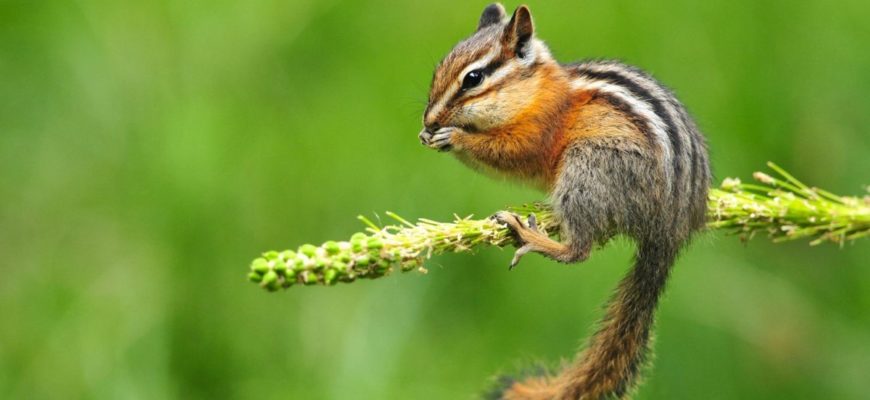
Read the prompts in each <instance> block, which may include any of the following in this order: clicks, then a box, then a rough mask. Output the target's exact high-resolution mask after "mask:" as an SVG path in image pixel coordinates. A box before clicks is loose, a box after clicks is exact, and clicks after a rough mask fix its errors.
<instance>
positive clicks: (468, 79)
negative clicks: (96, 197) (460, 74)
mask: <svg viewBox="0 0 870 400" xmlns="http://www.w3.org/2000/svg"><path fill="white" fill-rule="evenodd" d="M480 82H483V71H481V70H479V69H476V70H474V71H471V72H469V73H467V74H465V78H463V79H462V90H468V89H471V88H473V87H475V86H477V85H480Z"/></svg>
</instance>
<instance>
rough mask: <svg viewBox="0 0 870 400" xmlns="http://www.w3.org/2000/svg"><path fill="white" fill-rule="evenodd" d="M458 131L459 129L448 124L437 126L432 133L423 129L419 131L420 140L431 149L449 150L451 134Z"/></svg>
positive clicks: (451, 145)
mask: <svg viewBox="0 0 870 400" xmlns="http://www.w3.org/2000/svg"><path fill="white" fill-rule="evenodd" d="M458 133H459V129H457V128H454V127H450V126H446V127H443V128H439V129H438V130H437V131H435V132H434V133H433V132H429V131H428V130H426V129H423V130H422V131H421V132H420V142H421V143H423V144H424V145H426V146H427V147H429V148H431V149H435V150H438V151H450V150H451V149H452V148H453V144H452V143H451V140H452V138H453V135H456V134H458Z"/></svg>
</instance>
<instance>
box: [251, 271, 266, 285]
mask: <svg viewBox="0 0 870 400" xmlns="http://www.w3.org/2000/svg"><path fill="white" fill-rule="evenodd" d="M248 280H250V281H251V282H254V283H260V282H261V281H262V280H263V277H262V276H261V275H260V274H258V273H256V272H251V273H250V274H248Z"/></svg>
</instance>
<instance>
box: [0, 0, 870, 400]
mask: <svg viewBox="0 0 870 400" xmlns="http://www.w3.org/2000/svg"><path fill="white" fill-rule="evenodd" d="M484 5H485V3H484V2H471V3H469V2H463V1H433V2H426V3H422V2H421V3H414V2H407V3H396V2H388V1H367V2H352V1H348V2H344V1H337V0H334V1H289V2H288V1H274V0H273V1H265V0H253V1H244V2H243V1H238V2H233V1H165V0H164V1H97V0H93V1H91V0H83V1H75V2H72V1H24V0H12V1H4V2H2V3H0V262H2V272H3V279H2V280H0V398H28V399H41V398H106V399H115V398H185V399H186V398H294V399H357V398H358V399H454V398H469V397H471V396H473V395H474V394H475V393H477V392H479V391H481V390H482V389H484V388H485V387H486V386H487V382H488V379H489V378H490V377H492V376H493V375H494V374H495V373H497V372H499V371H505V370H510V369H513V368H515V367H517V366H521V365H523V364H524V363H526V362H534V361H543V362H546V363H551V364H555V363H556V362H558V360H559V359H560V358H562V357H568V356H569V355H570V354H571V353H572V352H573V351H574V350H575V349H576V348H577V347H578V346H579V344H580V343H581V342H580V340H581V338H583V337H585V336H586V335H587V334H588V333H589V332H590V331H591V329H592V328H591V326H592V325H593V323H594V321H595V320H596V319H597V318H598V317H599V316H600V314H601V307H600V306H601V305H602V304H603V303H604V301H605V300H606V298H607V296H608V294H609V293H610V291H611V289H612V288H613V286H614V285H615V284H616V282H617V281H618V279H619V277H620V276H621V275H622V274H623V272H624V271H625V269H626V268H627V267H628V265H629V259H630V257H631V246H630V245H629V244H628V243H626V242H616V243H614V244H613V245H611V246H610V247H609V248H607V249H604V250H599V251H597V252H596V253H595V254H594V255H593V257H592V259H591V260H589V261H588V262H586V263H584V264H582V265H575V266H564V265H558V264H554V263H551V262H547V261H545V260H544V259H543V258H541V257H538V256H529V257H526V258H525V259H524V260H523V263H522V264H521V265H520V266H519V268H517V269H516V270H514V271H512V272H510V273H508V271H507V263H508V261H509V259H510V252H509V251H499V250H496V249H486V250H483V251H480V252H479V253H478V254H477V255H474V256H469V255H454V256H440V257H437V258H436V259H435V260H434V261H433V262H432V263H431V264H430V268H429V270H430V272H429V274H428V275H427V276H422V275H417V274H405V275H402V276H395V277H391V278H388V279H382V280H378V281H371V282H357V283H355V284H353V285H340V286H337V287H329V288H324V287H311V288H303V287H300V288H293V289H291V290H289V291H287V292H282V293H277V294H268V293H265V292H263V291H262V290H259V289H258V288H256V287H254V286H253V285H251V284H250V283H249V282H247V281H246V279H245V274H246V272H247V263H248V262H249V261H250V260H251V259H252V258H253V257H255V256H256V255H257V254H258V253H259V252H260V251H263V250H266V249H273V248H290V247H295V246H296V245H298V244H300V243H307V242H313V243H318V242H322V241H324V240H328V239H333V238H345V237H348V236H349V235H350V234H351V233H352V232H355V231H357V230H360V229H361V224H360V223H359V222H358V221H356V219H355V216H356V215H357V214H359V213H367V214H370V215H371V213H373V212H380V211H384V210H392V211H396V212H398V213H399V214H401V215H403V216H407V217H415V216H420V217H429V218H433V219H439V220H445V219H450V218H451V216H452V214H453V213H458V214H463V215H467V214H475V215H479V216H480V215H486V214H487V213H489V212H491V211H493V210H496V209H499V208H501V207H503V206H505V205H509V204H517V203H521V202H526V201H530V200H536V199H539V198H541V194H539V193H536V192H534V191H532V190H530V189H528V188H524V187H521V186H518V185H515V184H512V183H506V182H499V181H496V180H493V179H490V178H487V177H484V176H480V175H478V174H477V173H475V172H473V171H470V170H468V169H467V168H465V167H464V166H462V165H460V163H459V162H457V161H456V160H454V159H452V158H451V157H450V156H448V155H445V154H439V153H436V152H434V151H431V150H428V149H425V148H424V147H422V146H421V145H420V144H419V142H418V140H417V138H416V135H417V132H418V130H419V128H420V113H421V111H422V109H423V107H424V105H425V100H426V92H427V88H428V84H429V79H430V77H431V73H432V69H433V67H434V65H435V63H436V62H437V61H438V60H439V59H440V57H441V56H443V55H444V54H445V53H446V52H447V51H448V50H449V49H450V47H451V46H452V45H453V44H454V43H455V42H456V41H457V40H459V39H460V38H462V37H463V36H465V35H467V34H468V33H470V32H471V31H472V30H473V29H474V27H475V24H476V20H477V17H478V15H479V12H480V10H482V8H483V6H484ZM515 5H516V4H514V3H509V4H507V6H508V7H509V8H511V9H512V7H514V6H515ZM530 6H531V9H532V12H533V15H534V17H535V19H536V23H537V29H538V33H539V35H540V36H541V37H542V38H544V39H545V40H546V41H547V42H548V43H549V44H550V46H551V47H552V50H553V52H554V54H555V55H556V56H557V57H558V58H559V59H560V60H563V61H570V60H576V59H581V58H588V57H612V58H621V59H623V60H625V61H627V62H630V63H633V64H636V65H639V66H641V67H644V68H646V69H648V70H650V71H651V72H652V73H653V74H655V75H656V76H657V77H658V78H660V79H661V80H662V81H663V82H665V83H666V84H668V85H669V86H671V87H672V88H673V89H674V90H675V91H676V92H677V94H678V95H679V97H680V98H681V99H682V100H683V101H684V102H685V103H686V104H687V106H688V107H689V109H690V110H691V111H692V112H693V113H694V115H695V116H696V118H697V120H698V122H699V124H700V126H701V127H702V129H703V131H704V132H705V133H706V134H707V136H708V139H709V143H710V147H711V154H712V159H713V163H714V169H715V172H716V175H717V178H718V179H721V178H723V177H725V176H740V177H749V175H750V173H751V172H752V171H754V170H756V169H760V168H763V166H764V162H765V161H767V160H774V161H776V162H777V163H779V164H780V165H781V166H783V167H785V168H787V169H788V170H789V171H790V172H792V173H793V174H794V175H795V176H797V177H799V178H801V179H802V180H804V181H805V182H807V183H809V184H818V185H820V186H823V187H825V188H826V189H829V190H831V191H834V192H837V193H842V194H859V193H861V192H862V191H863V190H864V189H863V186H862V185H863V184H866V183H870V182H868V180H870V174H868V171H870V157H868V154H870V113H868V112H867V110H870V96H868V93H870V74H868V73H867V71H870V52H868V51H867V46H868V43H870V30H868V29H867V20H868V19H870V4H868V3H867V2H866V1H862V0H845V1H837V2H828V1H821V0H807V1H799V2H786V1H748V0H740V1H732V2H719V3H718V4H717V3H714V2H697V1H688V0H681V1H671V2H667V3H659V2H629V1H615V2H607V1H598V2H595V1H585V0H584V1H547V2H543V1H541V2H533V3H531V4H530ZM868 261H870V251H868V243H867V242H866V241H862V242H858V243H856V244H854V245H847V246H846V247H845V248H843V249H839V248H837V247H835V246H821V247H815V248H810V247H808V246H807V245H806V244H805V243H787V244H782V245H772V244H770V243H767V242H765V241H764V240H755V241H752V242H750V243H749V244H748V245H745V246H744V245H742V244H740V243H739V242H738V240H736V239H735V238H731V237H724V236H721V235H717V234H706V235H704V236H702V237H700V238H699V239H698V240H697V241H696V242H695V244H694V245H693V246H692V247H691V248H690V249H689V250H688V251H687V252H686V253H685V255H684V256H683V257H682V259H681V261H680V262H679V264H678V265H677V267H676V269H675V270H674V273H673V278H672V281H671V283H670V287H669V290H668V292H667V294H666V296H665V298H664V300H663V303H662V305H661V308H660V312H659V319H658V330H657V331H658V334H657V340H656V357H655V360H656V362H655V366H654V368H653V373H652V374H651V375H650V376H649V378H648V379H647V380H646V384H645V386H644V387H643V388H642V389H641V391H640V395H639V397H638V398H640V399H660V398H661V399H665V398H667V399H698V398H704V399H834V398H836V399H860V398H865V396H866V394H867V393H868V392H870V381H868V380H867V379H866V376H867V373H868V371H870V312H868V310H870V268H868V267H870V262H868Z"/></svg>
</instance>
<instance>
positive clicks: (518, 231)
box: [492, 211, 540, 270]
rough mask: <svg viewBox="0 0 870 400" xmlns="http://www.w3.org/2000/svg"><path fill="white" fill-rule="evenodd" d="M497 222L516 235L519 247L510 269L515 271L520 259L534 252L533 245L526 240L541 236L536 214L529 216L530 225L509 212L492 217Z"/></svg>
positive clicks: (498, 213)
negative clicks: (531, 236) (535, 235)
mask: <svg viewBox="0 0 870 400" xmlns="http://www.w3.org/2000/svg"><path fill="white" fill-rule="evenodd" d="M492 219H494V220H495V221H496V222H498V223H500V224H504V225H505V226H507V228H508V229H510V230H511V232H512V233H513V234H514V237H515V238H516V241H517V244H519V247H518V248H517V251H516V252H514V258H513V259H512V260H511V265H510V267H508V269H509V270H510V269H513V268H514V267H515V266H516V265H517V264H519V262H520V259H521V258H522V257H523V256H524V255H525V254H526V253H528V252H530V251H532V250H534V249H533V246H532V244H530V243H528V241H527V240H526V238H527V237H529V235H534V234H540V232H539V231H538V221H537V219H536V218H535V214H529V223H528V225H526V224H524V223H523V220H522V217H520V216H519V215H516V214H514V213H510V212H507V211H499V212H497V213H496V214H495V215H493V216H492Z"/></svg>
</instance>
